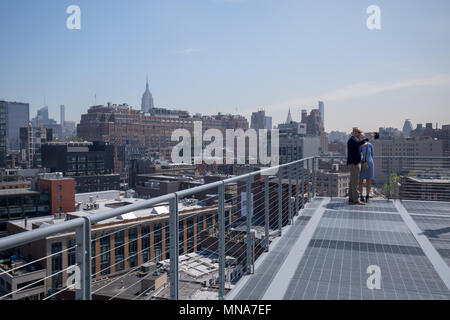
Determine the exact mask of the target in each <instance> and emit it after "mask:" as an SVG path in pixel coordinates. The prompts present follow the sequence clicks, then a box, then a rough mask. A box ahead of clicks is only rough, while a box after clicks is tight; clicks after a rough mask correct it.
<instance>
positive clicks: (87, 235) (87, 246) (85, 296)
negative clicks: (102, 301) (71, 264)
mask: <svg viewBox="0 0 450 320" xmlns="http://www.w3.org/2000/svg"><path fill="white" fill-rule="evenodd" d="M83 218H84V223H83V225H82V226H81V227H78V228H77V229H76V230H75V243H76V245H77V247H76V249H75V262H76V265H77V266H78V268H79V272H80V283H79V284H78V283H75V299H76V300H91V298H92V294H91V270H92V269H91V222H90V220H89V218H88V217H83ZM75 272H78V270H75Z"/></svg>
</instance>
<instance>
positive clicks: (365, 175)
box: [359, 143, 374, 179]
mask: <svg viewBox="0 0 450 320" xmlns="http://www.w3.org/2000/svg"><path fill="white" fill-rule="evenodd" d="M361 154H362V161H367V163H368V164H369V168H367V169H365V170H361V173H360V174H359V178H360V179H373V176H374V166H373V146H372V144H370V143H368V144H366V145H363V146H361ZM366 158H367V159H366Z"/></svg>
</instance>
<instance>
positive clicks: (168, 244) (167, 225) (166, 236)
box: [165, 223, 170, 259]
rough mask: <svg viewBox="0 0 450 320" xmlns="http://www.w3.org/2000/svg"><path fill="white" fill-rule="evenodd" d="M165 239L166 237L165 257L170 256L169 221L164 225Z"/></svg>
mask: <svg viewBox="0 0 450 320" xmlns="http://www.w3.org/2000/svg"><path fill="white" fill-rule="evenodd" d="M165 233H166V235H165V239H166V250H165V251H166V259H169V258H170V225H169V223H166V226H165Z"/></svg>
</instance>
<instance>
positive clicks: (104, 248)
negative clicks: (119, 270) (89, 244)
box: [100, 235, 111, 275]
mask: <svg viewBox="0 0 450 320" xmlns="http://www.w3.org/2000/svg"><path fill="white" fill-rule="evenodd" d="M110 250H111V245H110V240H109V235H108V236H106V237H102V238H100V270H101V274H102V275H106V274H109V273H110V257H111V253H110Z"/></svg>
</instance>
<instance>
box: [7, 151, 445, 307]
mask: <svg viewBox="0 0 450 320" xmlns="http://www.w3.org/2000/svg"><path fill="white" fill-rule="evenodd" d="M345 160H346V159H345V158H344V157H336V156H334V157H310V158H306V159H301V160H298V161H294V162H291V163H287V164H283V165H279V166H276V167H272V168H266V169H262V170H256V171H253V172H250V173H247V174H243V175H239V176H236V177H231V178H228V179H225V180H221V181H217V182H213V183H209V184H205V185H202V186H198V187H195V188H190V189H187V190H182V191H178V192H175V193H171V194H167V195H164V196H160V197H157V198H154V199H150V200H142V201H139V202H137V203H134V204H129V205H125V206H123V207H120V208H116V209H110V210H107V211H102V212H99V213H95V214H86V215H85V216H82V217H80V218H74V219H72V220H68V221H62V222H59V223H55V224H53V225H48V226H45V227H41V228H37V229H34V230H30V231H25V232H20V233H16V234H13V235H10V236H7V237H5V238H1V239H0V252H2V251H5V250H10V249H14V251H11V254H15V253H16V252H18V253H19V254H18V255H20V253H21V252H23V251H21V250H20V249H21V248H27V246H28V250H24V251H25V252H27V253H30V252H32V253H33V254H31V256H30V258H29V259H28V260H29V262H25V263H22V264H17V265H11V266H9V267H8V268H2V264H1V261H0V278H2V277H9V278H8V279H5V280H7V281H11V282H13V280H14V278H20V277H27V276H28V275H29V274H32V273H33V272H32V271H33V270H36V269H39V266H40V268H44V269H46V275H45V276H44V277H39V278H31V277H30V279H25V280H27V281H25V280H23V279H22V280H23V281H22V283H21V284H20V285H13V286H11V288H3V290H2V288H1V287H0V299H15V298H16V297H22V296H23V295H27V294H30V295H32V294H36V292H40V294H41V298H43V299H58V298H66V299H67V297H74V298H75V299H81V300H90V299H92V298H102V299H105V298H107V299H154V298H159V299H161V298H170V299H196V298H197V299H205V297H206V298H207V299H209V298H211V297H212V298H215V299H224V297H225V296H226V294H227V291H228V290H230V288H232V286H233V285H234V284H235V283H236V282H237V281H238V280H239V279H240V278H241V277H242V276H243V275H244V274H252V273H253V272H254V263H255V260H256V259H257V258H258V257H259V255H261V254H262V253H263V252H264V251H268V250H269V244H270V242H271V240H273V238H274V237H280V236H282V234H283V228H284V227H285V226H286V225H289V224H291V223H292V222H293V219H294V216H296V215H298V214H299V210H300V209H301V208H303V207H304V205H305V203H306V202H307V201H310V200H311V199H312V198H314V197H315V196H317V195H319V196H331V197H332V196H347V193H348V186H347V189H346V190H344V192H343V193H342V194H340V195H339V194H338V195H335V194H334V191H333V190H331V187H333V186H332V183H334V182H333V181H335V180H333V179H334V178H333V179H332V177H333V176H332V175H331V176H330V179H329V180H328V185H327V186H323V185H322V184H323V183H324V181H325V180H326V179H327V177H325V178H324V176H323V175H324V174H325V175H326V174H329V173H333V172H334V171H333V170H332V167H333V166H332V165H333V164H341V165H343V166H344V167H345ZM374 160H375V177H374V181H373V188H372V192H373V194H374V196H378V197H384V198H388V199H392V198H397V199H401V200H407V199H415V200H439V201H450V200H449V199H448V197H449V195H450V190H449V189H448V188H449V177H448V174H449V171H450V158H449V157H379V156H376V157H374ZM338 172H341V173H345V169H344V170H342V171H341V170H338ZM334 173H336V172H334ZM344 176H345V174H344ZM324 179H325V180H324ZM336 181H338V180H336ZM344 181H345V178H344ZM338 183H339V182H338ZM347 183H348V177H347ZM338 187H339V186H338ZM343 188H344V189H345V185H344V186H343ZM206 195H208V196H206ZM193 198H195V199H197V201H199V202H198V203H201V202H203V203H204V204H202V205H197V206H184V205H182V203H184V200H186V199H193ZM188 202H189V201H188ZM162 205H168V207H169V212H170V213H168V214H166V215H162V216H155V217H150V216H146V217H145V218H136V219H131V220H123V221H121V222H118V221H116V220H114V221H113V222H114V223H111V219H114V218H117V217H119V216H122V215H124V214H127V213H131V212H135V211H139V210H144V209H149V208H154V207H156V206H162ZM156 220H157V221H156ZM31 222H32V221H29V223H31ZM149 225H151V227H148V226H149ZM150 228H151V229H150ZM60 238H62V239H65V240H66V241H67V240H68V239H72V242H70V244H69V243H68V242H66V243H67V245H62V246H55V245H54V244H55V243H58V242H56V240H55V239H60ZM33 246H34V247H33ZM30 247H32V249H30ZM36 252H38V253H36ZM39 254H40V255H39ZM144 256H145V258H144ZM149 261H153V262H155V263H156V267H157V272H156V273H153V272H141V271H140V270H141V269H142V268H143V267H146V266H147V265H148V264H147V262H149ZM32 266H37V267H36V268H33V270H31V269H29V268H30V267H32ZM113 270H114V271H113ZM25 271H29V272H25ZM165 277H167V279H166V280H165ZM161 279H162V280H161ZM63 280H66V281H63ZM160 280H161V281H162V282H163V283H164V284H163V285H158V286H157V284H156V283H157V282H158V281H160ZM148 282H151V283H152V284H150V285H148ZM201 288H203V289H206V290H203V289H201ZM2 292H3V293H2ZM67 292H71V293H72V296H70V295H69V296H64V295H63V294H65V293H67ZM18 294H22V295H18ZM73 294H74V296H73ZM205 294H209V295H206V296H205Z"/></svg>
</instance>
